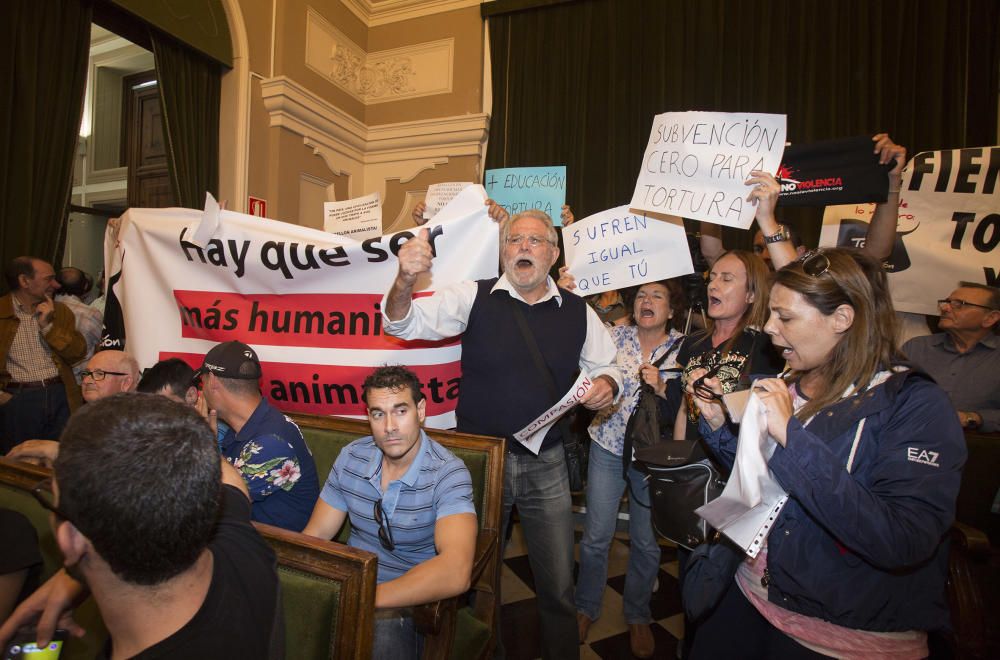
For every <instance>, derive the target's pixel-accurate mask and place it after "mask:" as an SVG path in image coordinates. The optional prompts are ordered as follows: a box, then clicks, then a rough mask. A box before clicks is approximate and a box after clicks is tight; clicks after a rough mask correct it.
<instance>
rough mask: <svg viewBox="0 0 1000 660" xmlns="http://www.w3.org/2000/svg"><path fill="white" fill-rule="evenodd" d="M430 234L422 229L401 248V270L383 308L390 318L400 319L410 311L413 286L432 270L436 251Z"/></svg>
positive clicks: (383, 311)
mask: <svg viewBox="0 0 1000 660" xmlns="http://www.w3.org/2000/svg"><path fill="white" fill-rule="evenodd" d="M429 236H430V234H429V232H428V230H427V229H421V230H420V232H419V233H418V234H417V235H416V236H414V237H413V238H411V239H410V240H408V241H406V243H404V244H403V247H401V248H399V271H398V272H397V273H396V279H395V280H393V283H392V288H390V289H389V295H387V296H386V299H385V309H384V310H382V313H383V314H384V315H385V316H386V317H387V318H388V319H390V320H395V321H398V320H399V319H401V318H403V317H405V316H406V315H407V314H409V313H410V301H411V300H412V299H413V286H414V285H415V284H416V282H417V278H418V277H419V276H420V275H421V274H423V273H427V272H430V269H431V265H432V264H433V262H434V253H433V252H432V250H431V243H430V240H429Z"/></svg>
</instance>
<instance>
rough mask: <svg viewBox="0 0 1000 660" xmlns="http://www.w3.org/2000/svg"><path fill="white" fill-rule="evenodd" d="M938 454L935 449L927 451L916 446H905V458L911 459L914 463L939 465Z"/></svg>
mask: <svg viewBox="0 0 1000 660" xmlns="http://www.w3.org/2000/svg"><path fill="white" fill-rule="evenodd" d="M938 456H940V454H938V453H937V452H936V451H929V450H927V449H920V448H918V447H907V448H906V460H908V461H913V462H914V463H923V464H924V465H930V466H931V467H941V466H940V465H938Z"/></svg>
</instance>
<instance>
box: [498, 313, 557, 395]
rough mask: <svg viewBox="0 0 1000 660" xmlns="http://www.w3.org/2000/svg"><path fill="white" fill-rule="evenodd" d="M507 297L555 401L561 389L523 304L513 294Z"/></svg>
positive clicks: (522, 334) (525, 340) (543, 379)
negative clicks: (547, 362) (557, 385)
mask: <svg viewBox="0 0 1000 660" xmlns="http://www.w3.org/2000/svg"><path fill="white" fill-rule="evenodd" d="M507 299H508V300H510V307H511V309H512V310H513V311H514V320H515V321H516V322H517V328H518V329H519V330H520V331H521V336H522V337H523V338H524V343H525V345H526V346H527V347H528V352H529V353H530V354H531V359H532V360H533V361H534V362H535V366H536V367H537V368H538V372H539V373H540V374H541V376H542V381H543V382H544V383H545V384H546V386H547V387H548V389H549V396H551V397H552V401H553V402H555V401H556V400H557V399H558V398H559V390H558V388H556V381H555V378H553V377H552V371H551V370H550V369H549V365H548V364H546V362H545V358H543V357H542V352H541V350H539V348H538V341H536V340H535V335H533V334H531V330H530V329H529V328H528V321H527V319H525V318H524V312H523V311H522V310H521V306H520V305H518V304H517V301H516V300H514V298H513V297H512V296H509V295H508V296H507Z"/></svg>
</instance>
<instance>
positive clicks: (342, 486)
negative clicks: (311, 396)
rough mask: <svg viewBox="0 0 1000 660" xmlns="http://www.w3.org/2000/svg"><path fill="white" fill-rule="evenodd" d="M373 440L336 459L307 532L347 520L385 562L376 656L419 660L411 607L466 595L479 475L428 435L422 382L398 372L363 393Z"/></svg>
mask: <svg viewBox="0 0 1000 660" xmlns="http://www.w3.org/2000/svg"><path fill="white" fill-rule="evenodd" d="M361 396H362V399H363V400H364V402H365V405H366V406H367V407H368V422H369V424H370V425H371V430H372V434H371V436H369V437H367V438H361V439H360V440H355V441H354V442H352V443H351V444H349V445H348V446H347V447H345V448H344V449H343V450H341V452H340V455H339V456H337V460H336V462H335V463H334V465H333V469H331V470H330V476H329V478H328V479H327V481H326V485H325V486H324V487H323V491H322V493H321V494H320V499H319V501H318V502H317V503H316V508H315V509H314V510H313V513H312V517H311V518H310V519H309V524H308V525H306V528H305V529H304V530H303V533H305V534H309V535H311V536H316V537H318V538H321V539H324V540H326V539H331V538H333V536H334V535H335V534H337V532H338V531H340V528H341V527H342V526H343V524H344V521H345V520H347V519H348V518H349V519H350V521H351V536H350V539H349V541H348V543H349V545H352V546H355V547H358V548H362V549H364V550H368V551H370V552H374V553H375V554H376V555H377V556H378V587H377V588H376V590H375V607H376V625H375V642H374V646H373V649H372V657H373V658H394V659H398V658H403V659H405V658H419V657H420V655H421V652H422V648H423V640H422V638H421V636H420V634H419V633H417V631H416V629H415V628H414V626H413V616H412V612H411V611H410V610H409V608H411V607H412V606H413V605H420V604H423V603H429V602H433V601H436V600H440V599H442V598H449V597H451V596H456V595H458V594H461V593H464V592H465V591H468V589H469V586H470V584H469V583H470V580H471V575H472V561H473V557H474V553H475V546H476V530H477V525H476V509H475V506H474V505H473V502H472V477H471V476H470V474H469V470H468V469H467V468H466V467H465V464H464V463H463V462H462V461H461V460H459V459H458V458H457V457H455V455H454V454H452V453H451V452H450V451H448V450H447V449H445V448H444V447H442V446H441V445H439V444H438V443H437V442H435V441H434V440H432V439H431V438H430V437H428V436H427V434H426V433H424V432H423V429H422V428H421V427H422V425H423V422H424V418H425V416H426V399H425V398H424V395H423V393H422V392H421V391H420V381H419V380H418V379H417V377H416V375H414V374H413V373H412V372H410V371H408V370H407V369H404V368H403V367H398V366H387V367H380V368H379V369H376V370H375V371H374V372H373V373H372V374H371V375H370V376H368V378H367V379H365V382H364V386H363V393H362V395H361Z"/></svg>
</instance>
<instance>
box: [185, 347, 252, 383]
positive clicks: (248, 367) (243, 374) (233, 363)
mask: <svg viewBox="0 0 1000 660" xmlns="http://www.w3.org/2000/svg"><path fill="white" fill-rule="evenodd" d="M207 373H213V374H215V375H216V376H218V377H219V378H235V379H239V380H257V379H259V378H260V375H261V369H260V359H258V358H257V353H256V352H255V351H254V350H253V349H252V348H250V347H249V346H247V345H246V344H244V343H243V342H241V341H226V342H222V343H221V344H219V345H217V346H215V347H214V348H212V350H210V351H209V352H208V353H207V354H206V355H205V361H204V362H202V365H201V368H200V369H198V372H197V375H198V376H203V375H205V374H207Z"/></svg>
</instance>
